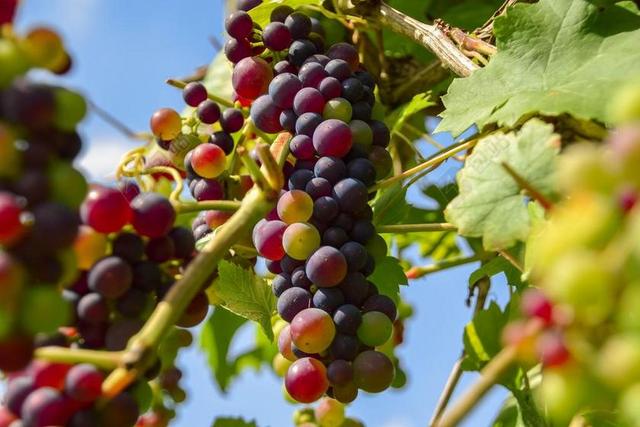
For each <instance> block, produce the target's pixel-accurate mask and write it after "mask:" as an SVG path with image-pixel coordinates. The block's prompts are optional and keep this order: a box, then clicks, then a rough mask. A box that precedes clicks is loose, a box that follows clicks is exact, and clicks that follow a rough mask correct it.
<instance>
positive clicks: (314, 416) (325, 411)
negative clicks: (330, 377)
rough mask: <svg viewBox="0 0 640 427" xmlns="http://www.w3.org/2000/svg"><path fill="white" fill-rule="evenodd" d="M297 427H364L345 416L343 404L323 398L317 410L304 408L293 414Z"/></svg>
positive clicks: (316, 407)
mask: <svg viewBox="0 0 640 427" xmlns="http://www.w3.org/2000/svg"><path fill="white" fill-rule="evenodd" d="M293 424H294V425H295V426H296V427H364V424H362V423H361V422H360V421H358V420H356V419H354V418H347V417H346V416H345V407H344V405H343V404H342V403H340V402H338V401H337V400H335V399H331V398H330V397H323V398H322V399H320V401H318V403H317V405H316V406H315V408H310V407H306V408H302V409H299V410H297V411H296V412H295V413H294V414H293Z"/></svg>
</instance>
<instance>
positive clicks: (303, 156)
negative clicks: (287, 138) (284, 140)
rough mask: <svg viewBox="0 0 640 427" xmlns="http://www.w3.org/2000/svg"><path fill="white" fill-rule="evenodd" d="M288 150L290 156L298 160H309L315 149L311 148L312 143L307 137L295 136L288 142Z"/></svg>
mask: <svg viewBox="0 0 640 427" xmlns="http://www.w3.org/2000/svg"><path fill="white" fill-rule="evenodd" d="M289 149H290V150H291V154H293V155H294V156H295V158H296V159H298V160H309V159H312V158H313V155H314V154H315V149H314V148H313V141H312V140H311V138H310V137H308V136H307V135H296V136H294V137H293V138H292V139H291V142H289Z"/></svg>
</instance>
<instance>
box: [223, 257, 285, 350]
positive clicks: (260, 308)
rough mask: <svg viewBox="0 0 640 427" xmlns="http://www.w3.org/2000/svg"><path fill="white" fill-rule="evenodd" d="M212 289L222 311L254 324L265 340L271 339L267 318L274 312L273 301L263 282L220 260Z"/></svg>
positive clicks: (247, 271)
mask: <svg viewBox="0 0 640 427" xmlns="http://www.w3.org/2000/svg"><path fill="white" fill-rule="evenodd" d="M213 289H214V290H215V294H216V296H217V297H218V298H219V299H220V300H222V303H221V305H222V306H223V307H224V308H226V309H227V310H229V311H231V312H233V313H235V314H237V315H239V316H242V317H244V318H246V319H249V320H253V321H254V322H257V323H258V324H260V326H262V329H263V330H264V332H265V334H266V335H267V337H269V339H270V340H272V339H273V331H272V329H271V315H272V313H273V312H274V310H275V305H276V298H275V296H274V295H273V292H271V287H270V286H269V285H267V283H266V282H265V281H264V279H261V278H259V277H258V276H256V275H255V273H254V272H253V271H252V270H249V269H244V268H242V267H240V266H238V265H236V264H234V263H231V262H228V261H224V260H223V261H220V264H218V278H217V279H216V280H215V282H214V285H213Z"/></svg>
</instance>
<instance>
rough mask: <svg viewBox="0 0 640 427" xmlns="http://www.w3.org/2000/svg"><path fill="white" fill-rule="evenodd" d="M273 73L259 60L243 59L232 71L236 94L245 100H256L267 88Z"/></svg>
mask: <svg viewBox="0 0 640 427" xmlns="http://www.w3.org/2000/svg"><path fill="white" fill-rule="evenodd" d="M271 79H273V71H272V69H271V67H270V66H269V64H268V63H267V62H266V61H265V60H264V59H261V58H254V57H251V58H244V59H242V60H240V62H238V63H237V64H236V66H235V67H234V69H233V75H232V78H231V80H232V84H233V89H234V90H235V91H236V93H237V94H238V95H240V96H242V97H244V98H247V99H256V98H258V97H259V96H260V95H262V94H263V93H265V92H266V91H267V89H268V88H269V83H270V82H271Z"/></svg>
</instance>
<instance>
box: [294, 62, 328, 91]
mask: <svg viewBox="0 0 640 427" xmlns="http://www.w3.org/2000/svg"><path fill="white" fill-rule="evenodd" d="M298 77H299V78H300V81H301V82H302V84H303V86H304V87H314V88H317V87H319V85H320V83H321V82H322V81H323V80H324V78H325V77H327V72H326V71H325V70H324V67H323V66H322V65H320V64H319V63H317V62H307V63H306V64H304V65H302V67H300V71H299V72H298Z"/></svg>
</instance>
